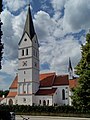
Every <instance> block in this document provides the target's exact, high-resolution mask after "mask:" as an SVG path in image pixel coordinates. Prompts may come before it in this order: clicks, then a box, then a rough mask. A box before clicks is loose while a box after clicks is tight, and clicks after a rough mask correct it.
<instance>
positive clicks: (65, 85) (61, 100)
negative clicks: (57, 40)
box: [0, 6, 77, 106]
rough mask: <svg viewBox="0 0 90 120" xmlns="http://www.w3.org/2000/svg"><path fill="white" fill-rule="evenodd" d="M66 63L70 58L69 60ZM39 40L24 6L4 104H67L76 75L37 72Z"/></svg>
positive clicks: (68, 103)
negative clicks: (13, 74)
mask: <svg viewBox="0 0 90 120" xmlns="http://www.w3.org/2000/svg"><path fill="white" fill-rule="evenodd" d="M69 63H70V61H69ZM39 71H40V69H39V43H38V39H37V35H36V32H35V30H34V25H33V20H32V16H31V11H30V6H29V7H28V12H27V17H26V22H25V26H24V31H23V35H22V37H21V40H20V42H19V44H18V74H17V75H16V77H15V79H14V80H13V82H12V84H11V86H10V88H9V94H8V96H7V97H6V98H3V99H2V100H1V101H0V103H1V104H7V105H16V104H18V105H31V106H32V105H41V106H43V105H47V106H52V105H71V97H70V96H71V89H72V88H73V87H76V85H77V78H75V79H74V78H73V75H72V71H73V70H72V66H71V63H70V65H69V71H70V75H56V73H54V72H52V73H43V74H40V73H39Z"/></svg>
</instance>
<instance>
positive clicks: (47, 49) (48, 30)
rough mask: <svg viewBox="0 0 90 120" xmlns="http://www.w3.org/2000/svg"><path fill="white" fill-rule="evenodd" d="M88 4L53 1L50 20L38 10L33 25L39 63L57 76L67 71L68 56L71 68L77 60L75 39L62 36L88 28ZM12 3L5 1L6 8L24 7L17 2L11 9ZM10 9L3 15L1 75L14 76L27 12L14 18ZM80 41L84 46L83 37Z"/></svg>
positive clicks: (77, 46)
mask: <svg viewBox="0 0 90 120" xmlns="http://www.w3.org/2000/svg"><path fill="white" fill-rule="evenodd" d="M88 1H89V0H86V3H85V1H82V0H79V2H78V0H75V1H73V0H57V1H56V0H52V1H51V3H52V5H53V8H54V15H53V16H52V17H51V16H50V15H49V13H47V12H45V11H41V10H40V11H38V12H37V13H35V15H34V25H35V30H36V33H37V36H38V38H39V43H40V45H41V46H40V63H41V64H44V63H45V62H46V63H48V64H49V66H50V70H49V71H55V72H57V73H62V72H63V73H64V72H67V67H68V58H69V57H71V60H72V64H73V67H74V66H75V65H76V64H77V62H78V61H79V60H80V57H81V54H80V45H79V43H78V40H76V39H75V38H74V37H73V36H72V35H69V36H68V35H67V37H65V35H66V33H69V32H70V31H76V30H79V29H81V28H85V26H86V28H88V26H89V22H88V21H89V15H88V17H87V20H86V21H85V19H84V17H85V14H86V11H85V10H87V13H89V12H88V11H89V7H88V8H87V4H88ZM9 2H10V3H9ZM13 2H16V0H12V1H10V0H7V4H6V5H7V6H8V7H9V10H10V11H17V10H18V9H19V8H20V7H23V6H24V5H25V4H26V3H24V2H25V1H24V2H22V5H20V3H19V2H21V0H20V1H17V4H18V5H17V6H16V7H15V6H14V8H12V7H11V6H13V5H12V4H13ZM81 2H82V3H81ZM84 4H85V6H84ZM10 5H11V6H10ZM63 7H65V11H64V12H65V14H64V16H63V18H60V16H61V10H62V8H63ZM83 7H84V8H83ZM85 8H86V9H85ZM25 9H26V8H25ZM9 10H8V9H6V8H5V9H4V11H3V12H2V21H3V23H4V25H3V31H4V32H3V34H4V35H3V42H4V57H5V61H4V63H3V69H2V72H5V73H8V74H9V75H10V74H11V75H14V74H13V73H15V72H16V69H17V57H18V56H17V55H18V42H19V40H20V38H21V37H22V32H23V27H24V24H25V19H26V10H25V11H23V12H21V13H20V14H18V15H16V16H15V15H13V14H12V12H10V11H9ZM82 10H84V11H85V12H83V13H85V14H83V15H82ZM83 16H84V17H83ZM75 18H78V19H75ZM82 19H83V20H82ZM76 20H77V21H76ZM82 39H83V43H85V38H84V37H81V39H80V40H82ZM44 71H46V70H44ZM47 71H48V70H47ZM41 72H42V71H41Z"/></svg>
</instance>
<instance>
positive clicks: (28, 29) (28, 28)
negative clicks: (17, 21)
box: [24, 5, 35, 40]
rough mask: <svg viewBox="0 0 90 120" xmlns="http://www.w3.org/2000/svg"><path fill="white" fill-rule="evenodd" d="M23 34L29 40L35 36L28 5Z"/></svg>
mask: <svg viewBox="0 0 90 120" xmlns="http://www.w3.org/2000/svg"><path fill="white" fill-rule="evenodd" d="M25 32H26V33H27V34H28V35H29V37H30V39H31V40H32V38H33V37H34V35H35V30H34V25H33V21H32V15H31V10H30V5H29V6H28V12H27V18H26V22H25V27H24V33H25Z"/></svg>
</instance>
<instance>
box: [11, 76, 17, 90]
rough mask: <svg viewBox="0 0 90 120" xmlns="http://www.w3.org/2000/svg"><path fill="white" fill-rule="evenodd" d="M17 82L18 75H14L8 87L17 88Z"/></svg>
mask: <svg viewBox="0 0 90 120" xmlns="http://www.w3.org/2000/svg"><path fill="white" fill-rule="evenodd" d="M17 84H18V76H16V77H15V79H14V81H13V82H12V84H11V86H10V89H17Z"/></svg>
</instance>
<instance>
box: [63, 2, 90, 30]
mask: <svg viewBox="0 0 90 120" xmlns="http://www.w3.org/2000/svg"><path fill="white" fill-rule="evenodd" d="M89 14H90V0H74V1H73V0H68V2H66V4H65V14H64V21H63V25H64V28H65V30H66V31H67V32H76V31H78V30H81V29H88V28H90V15H89Z"/></svg>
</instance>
